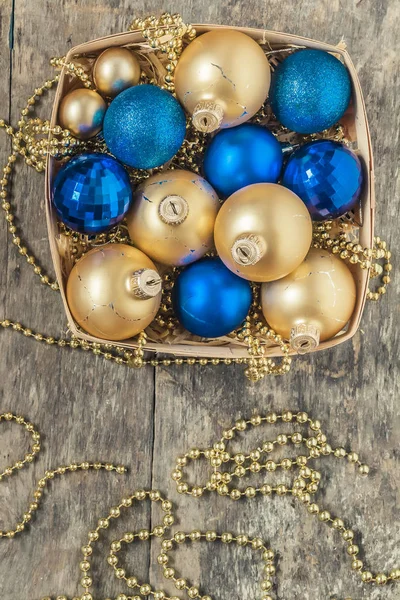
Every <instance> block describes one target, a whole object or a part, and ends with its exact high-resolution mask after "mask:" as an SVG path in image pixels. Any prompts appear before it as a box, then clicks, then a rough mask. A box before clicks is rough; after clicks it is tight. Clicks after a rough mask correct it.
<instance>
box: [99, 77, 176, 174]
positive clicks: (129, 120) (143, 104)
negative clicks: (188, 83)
mask: <svg viewBox="0 0 400 600" xmlns="http://www.w3.org/2000/svg"><path fill="white" fill-rule="evenodd" d="M185 133H186V117H185V113H184V111H183V109H182V107H181V105H180V104H179V102H178V101H177V100H175V98H174V97H173V96H172V94H170V93H169V92H167V91H165V90H162V89H161V88H158V87H156V86H155V85H148V84H144V85H136V86H134V87H131V88H128V89H127V90H125V91H124V92H122V93H121V94H119V95H118V96H117V97H116V98H115V99H114V100H113V101H112V102H111V104H110V106H109V107H108V109H107V112H106V115H105V117H104V122H103V135H104V139H105V142H106V144H107V146H108V148H109V149H110V151H111V152H112V154H114V156H116V157H117V158H118V159H119V160H120V161H121V162H123V163H124V164H126V165H129V166H130V167H135V168H136V169H153V168H154V167H159V166H161V165H163V164H164V163H166V162H167V161H169V160H170V159H171V158H172V157H173V156H174V155H175V154H176V153H177V152H178V150H179V148H180V147H181V146H182V143H183V140H184V138H185Z"/></svg>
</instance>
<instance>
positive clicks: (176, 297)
mask: <svg viewBox="0 0 400 600" xmlns="http://www.w3.org/2000/svg"><path fill="white" fill-rule="evenodd" d="M172 302H173V308H174V311H175V315H176V316H177V318H178V320H179V322H180V323H181V324H182V325H183V326H184V328H185V329H187V331H190V332H191V333H193V334H195V335H199V336H201V337H206V338H215V337H220V336H222V335H227V334H228V333H231V332H232V331H233V330H234V329H237V328H238V327H239V326H240V325H241V323H242V322H243V321H244V319H245V318H246V316H247V314H248V312H249V309H250V305H251V302H252V294H251V287H250V284H249V282H248V281H246V280H245V279H242V278H240V277H238V276H237V275H234V274H233V273H232V272H231V271H229V269H227V268H226V267H225V265H224V263H223V262H222V261H221V260H220V259H219V258H203V259H202V260H199V261H198V262H195V263H193V264H191V265H189V266H188V267H186V268H185V269H184V270H183V271H182V272H181V273H180V274H179V275H178V277H177V279H176V281H175V285H174V287H173V292H172Z"/></svg>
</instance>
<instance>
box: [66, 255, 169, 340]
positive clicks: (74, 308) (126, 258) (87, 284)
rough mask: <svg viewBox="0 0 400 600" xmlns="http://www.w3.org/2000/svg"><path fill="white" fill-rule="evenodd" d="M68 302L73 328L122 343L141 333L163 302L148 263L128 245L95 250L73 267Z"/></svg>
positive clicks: (69, 279)
mask: <svg viewBox="0 0 400 600" xmlns="http://www.w3.org/2000/svg"><path fill="white" fill-rule="evenodd" d="M67 300H68V305H69V308H70V311H71V313H72V316H73V317H74V319H75V321H76V322H77V324H78V325H79V326H80V327H82V329H84V330H85V331H87V332H88V333H89V334H91V335H93V336H95V337H99V338H104V339H106V340H113V341H116V340H125V339H127V338H130V337H132V336H134V335H136V334H138V333H140V332H141V331H142V330H143V329H145V328H146V327H147V326H148V325H149V324H150V323H151V322H152V320H153V319H154V317H155V316H156V313H157V311H158V308H159V306H160V301H161V278H160V276H159V274H158V272H157V270H156V267H155V266H154V264H153V263H152V261H151V260H150V259H149V258H148V257H147V256H146V255H145V254H143V252H141V251H140V250H137V249H136V248H132V247H131V246H128V245H127V244H108V245H106V246H104V247H101V248H94V249H93V250H91V251H90V252H88V253H87V254H85V255H84V256H83V257H82V258H81V259H80V260H79V261H78V262H77V263H76V265H75V266H74V268H73V269H72V271H71V274H70V276H69V278H68V283H67Z"/></svg>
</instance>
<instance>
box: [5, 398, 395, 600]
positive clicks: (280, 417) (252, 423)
mask: <svg viewBox="0 0 400 600" xmlns="http://www.w3.org/2000/svg"><path fill="white" fill-rule="evenodd" d="M1 422H12V423H16V424H19V425H21V426H23V427H24V429H25V430H26V431H27V432H29V433H30V435H31V437H32V442H33V443H32V446H31V449H30V451H29V452H28V453H27V454H26V455H25V458H24V459H23V460H19V461H16V462H15V464H14V465H12V466H10V467H7V468H5V469H4V471H3V472H2V473H1V474H0V481H1V480H2V479H4V478H5V477H8V476H10V475H12V473H13V472H14V471H15V470H20V469H21V468H23V466H24V465H25V464H27V463H30V462H32V461H33V460H34V458H35V455H36V454H37V453H38V452H39V451H40V434H39V432H38V431H37V429H36V428H35V426H34V425H33V424H32V423H30V422H29V421H27V420H26V419H25V418H24V417H22V416H19V415H15V414H13V413H9V412H6V413H2V414H0V424H1ZM279 422H282V423H291V424H292V425H293V426H294V428H295V429H296V428H297V427H298V426H304V425H307V426H308V428H309V430H310V434H308V435H309V437H307V435H302V434H300V432H298V431H294V432H293V433H292V434H287V433H284V434H278V435H277V436H276V437H275V438H274V439H272V440H269V441H264V442H263V443H261V444H259V446H258V447H256V448H254V449H252V450H250V451H248V450H246V451H243V452H240V450H239V452H238V451H236V453H235V454H231V453H230V452H229V451H228V448H227V447H228V444H229V441H230V440H232V439H234V438H237V437H240V434H243V435H246V432H247V431H249V430H251V429H252V428H260V426H262V425H266V424H276V423H279ZM299 436H300V437H299ZM289 444H293V445H294V446H295V447H298V446H299V445H301V444H303V446H304V454H299V455H298V456H297V458H280V459H277V461H276V462H275V461H271V460H270V459H269V460H267V461H266V462H263V460H262V457H263V454H264V453H270V452H271V451H273V449H274V448H275V447H277V446H286V445H289ZM313 450H314V452H312V451H313ZM331 454H332V455H333V456H335V457H337V458H341V457H347V458H348V460H349V461H350V462H351V463H353V464H355V465H357V467H358V470H359V473H360V474H361V475H365V474H366V473H367V468H366V465H364V464H363V463H361V461H360V460H359V457H358V454H357V453H356V452H354V451H351V450H349V451H346V450H345V449H344V448H341V447H340V448H336V449H334V448H333V447H332V446H331V445H329V444H328V443H327V436H326V435H325V434H324V433H323V432H322V429H321V423H320V422H319V421H318V420H313V419H311V417H310V416H309V415H308V414H307V413H304V412H296V411H290V410H286V411H284V412H282V413H275V412H269V413H267V414H265V415H263V416H262V415H260V414H256V415H253V416H252V417H251V418H250V419H240V420H238V421H236V423H235V424H234V425H233V426H232V427H230V428H229V429H226V430H225V431H224V432H223V435H222V437H221V438H220V439H219V440H218V441H216V442H215V443H214V444H213V445H212V447H210V448H206V449H200V448H192V449H191V450H189V451H188V452H187V453H185V454H184V455H181V456H179V457H178V458H177V462H176V467H175V470H174V472H173V474H172V478H173V480H174V481H175V483H176V486H177V490H178V492H179V493H181V494H187V495H190V496H193V497H194V498H198V497H199V496H201V495H203V493H204V494H206V493H207V492H208V493H210V492H217V493H218V494H220V495H222V496H225V497H227V498H228V499H231V500H234V501H237V500H239V499H240V498H244V499H252V498H254V497H255V496H257V495H262V496H265V497H268V496H271V495H272V494H276V495H277V496H280V497H283V496H287V495H291V496H292V497H293V498H295V499H297V500H298V501H299V502H300V503H301V504H302V505H303V506H304V507H305V509H306V510H307V512H308V513H309V514H310V515H314V516H316V517H317V518H318V520H319V521H321V522H322V523H326V524H327V525H328V526H329V527H330V528H331V529H332V530H333V531H336V532H338V534H339V535H340V536H341V538H342V540H343V542H344V544H345V546H346V553H347V555H348V556H349V560H350V566H351V569H352V570H353V571H354V572H355V573H357V574H358V575H359V577H360V579H361V581H362V582H363V583H372V584H376V585H378V586H383V585H387V584H389V583H397V582H398V581H400V569H399V568H392V569H391V570H390V571H389V572H386V573H385V572H383V571H379V572H377V573H375V574H374V573H373V572H371V571H370V570H369V569H368V568H367V567H366V566H365V565H364V561H362V560H360V559H359V558H357V556H358V555H359V553H360V546H359V544H358V543H356V542H355V540H356V538H357V539H358V537H359V536H357V535H356V533H355V532H354V531H353V530H352V529H351V528H349V527H348V526H347V525H346V524H345V521H344V520H343V519H341V518H339V517H335V516H334V515H332V514H331V513H330V512H329V511H327V510H325V509H324V508H323V507H321V506H320V505H318V504H317V503H316V502H314V501H313V496H314V495H315V494H316V493H317V492H318V490H319V485H320V481H321V472H320V471H316V470H315V469H314V468H312V467H311V466H309V465H311V463H312V461H313V460H314V459H315V458H317V457H322V456H329V455H331ZM199 459H204V460H206V461H208V462H209V465H210V476H209V479H208V481H206V482H205V483H204V484H202V485H201V484H200V485H199V484H194V485H192V484H189V483H188V482H186V481H185V480H184V471H185V470H186V468H187V467H188V466H189V465H190V463H191V462H193V461H197V460H199ZM222 465H225V466H224V470H222V468H221V467H222ZM238 465H240V469H241V471H240V473H239V472H238ZM255 465H257V467H255ZM268 465H269V466H270V467H271V468H269V467H268ZM272 465H273V468H272ZM229 466H231V470H229ZM89 469H94V470H100V469H105V470H106V471H116V472H117V473H118V474H122V473H124V472H125V468H124V467H123V466H115V465H113V464H111V463H101V462H94V463H90V462H86V461H84V462H80V463H71V464H69V465H66V466H60V467H58V468H56V469H54V470H48V471H46V472H45V474H44V476H43V477H42V478H41V479H39V481H38V484H37V488H36V491H35V492H34V494H33V501H32V502H31V503H30V504H29V508H28V511H27V512H26V513H24V515H23V517H22V519H21V520H20V521H19V522H18V523H17V524H16V525H15V526H14V528H12V529H9V530H7V531H1V532H0V538H8V539H12V538H14V537H15V535H17V534H19V533H21V532H22V531H24V529H25V526H26V524H27V523H29V522H31V520H32V516H33V513H34V512H35V511H36V510H37V509H38V507H39V504H40V500H41V498H42V496H43V491H44V489H45V488H46V485H47V482H48V481H49V480H52V479H54V478H55V477H58V476H61V475H65V474H66V473H70V472H76V471H79V470H83V471H87V470H89ZM279 469H283V470H285V471H288V472H289V471H293V479H292V484H291V486H290V485H288V484H286V483H280V482H279V480H278V481H277V482H276V483H275V484H272V485H270V484H267V483H264V484H261V485H257V486H256V485H247V486H246V487H244V486H243V485H242V486H240V487H235V484H234V483H233V484H232V485H230V484H231V483H232V482H233V481H234V480H235V478H239V479H243V478H244V477H249V476H251V475H252V474H253V473H262V472H263V471H265V472H266V474H268V473H269V472H275V471H279ZM143 501H150V502H154V503H157V504H158V505H159V506H160V508H161V511H162V513H163V518H162V521H161V523H158V524H156V525H153V527H152V529H151V530H150V529H145V528H142V529H139V530H138V531H134V530H129V531H127V532H125V533H124V534H123V535H122V536H121V537H120V538H119V539H117V540H114V541H113V542H112V543H111V545H110V551H109V554H108V556H107V563H108V564H109V565H110V567H111V568H112V569H113V571H114V574H115V576H116V578H117V579H118V580H119V581H123V582H124V583H125V584H126V586H127V588H128V589H129V590H136V591H137V593H139V594H140V595H141V596H149V595H152V596H153V598H154V600H163V599H164V598H167V597H168V596H167V595H166V593H165V592H164V591H163V590H156V589H154V588H153V587H152V586H151V585H150V584H149V583H145V582H141V581H139V579H138V578H137V577H136V576H135V575H134V574H131V573H128V572H127V571H126V569H125V568H124V566H123V565H122V564H121V562H120V558H119V556H118V555H119V552H120V551H121V550H122V549H123V547H124V546H125V545H126V546H128V545H130V544H132V543H133V542H135V541H148V540H150V539H152V538H156V539H159V543H160V546H161V548H160V551H159V554H158V556H157V563H158V564H159V566H160V568H161V570H162V573H163V576H164V577H165V578H166V579H167V580H172V581H173V582H174V584H175V587H176V588H177V589H178V590H182V591H184V592H185V593H186V595H187V596H188V597H189V598H193V599H201V600H204V599H208V598H209V596H207V595H206V596H204V595H202V592H201V591H200V590H199V588H198V587H197V586H195V585H193V584H192V583H191V582H189V581H188V580H186V579H185V578H183V577H182V576H181V575H180V573H179V572H178V571H177V569H176V568H175V566H172V565H171V558H170V555H171V553H172V552H173V551H174V550H175V548H176V546H178V545H181V544H185V543H194V542H201V541H205V542H207V543H212V542H221V543H223V544H232V543H234V544H237V545H238V546H239V547H246V546H247V547H249V548H250V549H252V550H254V551H255V552H257V553H259V555H260V557H261V560H262V562H263V565H264V570H263V572H264V576H263V579H262V581H261V584H260V585H261V591H262V592H263V593H265V592H268V595H269V599H272V600H273V597H274V596H271V595H270V594H274V591H273V587H274V586H273V579H272V578H273V577H274V575H275V572H276V567H275V564H274V552H273V550H271V549H270V548H268V547H267V546H266V544H265V543H264V542H263V540H262V539H261V538H259V537H254V538H251V537H249V536H248V535H246V534H244V533H241V534H238V535H235V534H233V533H231V532H226V531H225V532H223V533H218V532H217V531H215V530H206V531H201V530H199V529H195V530H193V531H191V532H184V531H181V530H178V531H176V532H175V533H171V534H170V537H167V536H166V534H167V532H168V531H169V529H170V528H171V526H172V525H173V523H174V513H173V507H172V503H171V502H170V500H169V499H168V498H166V497H165V496H163V495H162V494H161V493H160V492H159V491H158V490H140V489H139V490H136V491H135V492H133V493H132V494H128V495H125V496H124V497H123V498H122V499H121V501H120V503H119V504H117V505H114V506H112V507H111V508H110V509H109V512H108V514H107V515H106V516H104V517H102V518H100V519H98V521H97V524H96V526H95V527H94V528H93V529H91V530H90V531H89V532H88V534H87V541H86V543H85V544H84V545H83V546H82V555H83V557H82V560H81V561H80V563H79V570H80V572H81V580H80V584H81V586H82V588H83V594H82V595H81V596H80V600H82V599H84V600H93V595H92V593H91V591H90V590H91V589H92V587H93V575H92V573H91V560H92V559H91V557H92V555H93V551H94V547H95V544H96V543H97V542H98V541H99V540H100V541H101V539H102V535H103V532H104V530H106V529H109V528H110V527H111V525H112V521H113V520H116V519H118V518H119V517H120V516H121V515H122V514H123V512H124V511H125V510H126V509H129V508H131V507H135V506H136V505H137V503H138V502H143ZM129 593H130V592H129ZM129 597H131V596H129ZM64 598H65V596H57V598H56V600H63V599H64ZM133 598H135V599H136V598H137V599H138V600H140V596H133ZM263 598H265V596H263ZM127 599H128V596H127V595H126V594H123V593H122V594H119V595H118V596H117V598H116V600H127ZM43 600H48V598H47V597H46V598H43ZM73 600H74V599H73ZM171 600H172V599H171ZM346 600H351V599H350V598H346Z"/></svg>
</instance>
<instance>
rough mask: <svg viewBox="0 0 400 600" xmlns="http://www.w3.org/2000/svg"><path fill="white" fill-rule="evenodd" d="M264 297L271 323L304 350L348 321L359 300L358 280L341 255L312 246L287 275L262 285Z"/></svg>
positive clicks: (295, 347) (269, 323)
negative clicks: (357, 298) (357, 295)
mask: <svg viewBox="0 0 400 600" xmlns="http://www.w3.org/2000/svg"><path fill="white" fill-rule="evenodd" d="M261 300H262V310H263V313H264V317H265V319H266V321H267V323H268V325H269V326H270V327H272V329H274V330H275V331H276V332H277V333H279V334H280V335H281V336H282V337H284V338H285V339H290V343H291V346H292V348H293V349H294V350H297V352H299V353H300V354H304V353H306V352H309V351H310V350H313V349H315V348H316V347H317V346H318V344H319V341H324V340H328V339H330V338H332V337H333V336H334V335H336V334H337V333H338V332H339V331H341V330H342V329H343V328H344V327H345V325H346V324H347V323H348V321H349V319H350V317H351V315H352V314H353V311H354V307H355V303H356V284H355V281H354V278H353V275H352V273H351V271H350V269H349V268H348V266H347V265H346V264H345V263H344V262H343V261H342V260H341V259H340V258H338V257H336V256H335V255H334V254H331V253H330V252H328V251H327V250H320V249H316V248H312V249H311V250H310V252H309V253H308V255H307V257H306V259H305V260H304V262H302V263H301V265H300V266H298V267H297V269H295V270H294V271H292V272H291V273H290V274H289V275H288V276H287V277H284V278H283V279H280V280H279V281H273V282H271V283H264V284H263V285H262V286H261Z"/></svg>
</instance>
